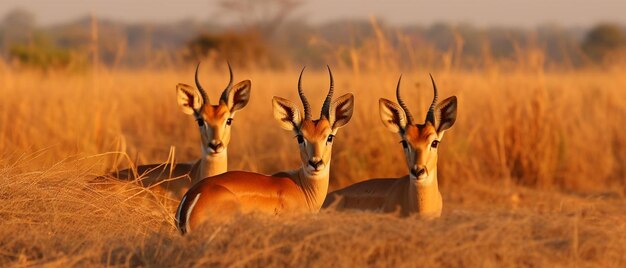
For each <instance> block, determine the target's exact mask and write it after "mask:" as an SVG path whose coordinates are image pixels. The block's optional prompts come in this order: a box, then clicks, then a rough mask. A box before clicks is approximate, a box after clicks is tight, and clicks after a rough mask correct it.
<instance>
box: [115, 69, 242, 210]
mask: <svg viewBox="0 0 626 268" xmlns="http://www.w3.org/2000/svg"><path fill="white" fill-rule="evenodd" d="M199 67H200V64H198V66H197V67H196V74H195V82H196V86H197V88H193V87H192V86H190V85H187V84H183V83H180V84H178V85H177V86H176V92H177V96H178V104H179V105H180V107H181V108H182V111H183V113H185V114H188V115H193V116H194V118H195V119H196V122H197V123H198V126H199V130H200V140H201V149H202V157H201V158H200V159H198V160H196V161H192V162H190V163H179V164H175V165H174V166H172V165H166V164H150V165H142V166H137V167H136V168H135V169H125V170H122V171H119V172H116V173H113V174H112V176H113V177H116V178H120V179H135V178H137V177H138V178H140V180H141V183H142V184H143V185H145V186H152V185H155V184H157V183H160V184H159V186H160V187H161V188H165V190H166V191H167V192H169V193H170V194H172V195H173V197H174V198H176V200H180V198H181V197H182V195H183V194H184V193H185V191H187V190H188V189H189V188H190V187H191V185H193V184H194V183H196V182H197V181H199V180H201V179H203V178H205V177H208V176H215V175H218V174H221V173H224V172H226V170H227V167H228V166H227V160H228V159H227V148H228V143H229V142H230V135H231V126H232V123H233V117H234V116H235V113H236V112H237V111H239V110H241V109H242V108H244V107H245V106H246V104H248V100H249V99H250V90H251V83H250V80H245V81H242V82H239V83H237V84H236V85H234V86H233V71H232V69H231V67H230V64H228V71H229V74H230V81H229V82H228V85H227V86H226V88H225V89H224V91H223V92H222V95H221V97H220V99H219V101H218V103H217V104H216V105H211V104H210V102H209V97H208V96H207V93H206V91H205V90H204V89H203V88H202V86H201V85H200V81H199V79H198V69H199ZM207 104H208V105H207Z"/></svg>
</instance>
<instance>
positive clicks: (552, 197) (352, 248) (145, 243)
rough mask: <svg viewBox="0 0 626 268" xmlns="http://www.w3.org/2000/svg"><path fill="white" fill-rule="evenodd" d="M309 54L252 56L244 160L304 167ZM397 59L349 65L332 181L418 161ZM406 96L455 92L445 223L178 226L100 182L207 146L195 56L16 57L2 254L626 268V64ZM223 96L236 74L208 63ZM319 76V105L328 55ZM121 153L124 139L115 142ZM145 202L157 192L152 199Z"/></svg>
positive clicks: (247, 220)
mask: <svg viewBox="0 0 626 268" xmlns="http://www.w3.org/2000/svg"><path fill="white" fill-rule="evenodd" d="M296 69H297V68H293V70H290V71H284V72H279V71H269V70H257V69H251V70H241V69H238V68H236V66H235V79H236V80H243V79H251V80H252V97H251V101H250V103H249V104H248V107H246V108H245V109H244V110H242V111H241V112H240V113H238V114H237V116H236V117H235V121H234V124H233V128H234V129H233V137H232V141H231V145H230V148H229V157H230V160H229V166H230V169H243V170H251V171H258V172H261V173H271V172H274V171H277V170H281V169H289V168H295V167H297V165H298V162H299V160H298V155H297V153H296V151H295V150H296V141H295V139H293V135H292V134H291V133H289V132H286V131H284V130H282V129H280V128H279V127H278V124H277V123H276V122H275V121H274V119H273V118H272V116H271V105H270V100H271V97H272V96H281V97H286V98H288V99H291V100H292V101H297V94H296V90H295V89H296V82H297V75H298V73H297V71H298V70H296ZM399 72H400V71H399V70H396V68H392V67H390V68H389V69H388V70H382V71H381V70H379V71H376V72H371V71H368V70H358V71H355V69H348V68H336V69H335V70H334V74H335V82H336V91H337V94H338V95H339V94H342V93H345V92H353V93H354V94H355V105H356V108H355V109H356V110H355V113H354V116H353V119H352V121H351V122H350V123H349V124H348V125H347V126H346V127H345V128H343V129H341V130H340V132H339V134H338V135H337V139H336V143H335V146H334V147H335V148H334V151H333V159H332V165H331V188H338V187H341V186H345V185H348V184H350V183H353V182H356V181H360V180H364V179H367V178H372V177H396V176H401V175H405V174H406V173H407V171H406V167H405V166H404V164H402V163H403V161H404V160H403V159H402V157H403V156H402V152H401V147H400V145H399V144H398V142H399V139H398V137H396V136H395V135H394V134H392V133H390V132H388V131H387V130H386V129H385V128H384V127H383V126H382V124H381V123H380V120H379V119H378V118H379V117H378V108H377V107H378V98H380V97H386V98H390V99H393V94H394V87H395V82H396V80H397V77H398V75H399ZM402 72H403V73H404V76H403V94H404V96H405V98H406V99H407V100H408V101H407V102H408V104H409V106H410V107H411V109H412V112H413V114H414V116H416V117H421V118H423V117H424V116H425V112H426V109H427V107H428V104H429V103H430V100H431V98H432V88H431V85H430V82H429V80H428V76H427V74H428V72H431V73H432V74H433V76H434V77H435V79H436V81H437V83H438V87H439V89H440V94H441V95H440V96H441V97H447V96H450V95H457V96H458V98H459V110H458V112H459V114H458V119H457V123H456V124H455V126H454V127H453V128H452V129H451V130H450V131H448V132H447V133H446V136H445V138H444V139H443V142H442V144H441V150H440V153H439V155H440V159H439V176H440V178H439V179H440V185H441V187H442V193H443V195H444V202H445V203H444V216H443V217H442V218H441V219H439V220H436V221H423V220H420V219H417V218H407V219H399V218H395V217H393V216H389V215H374V214H367V213H335V212H324V213H322V214H319V215H296V216H292V217H286V218H281V219H278V220H277V219H272V218H269V219H268V218H263V217H260V216H241V217H237V218H236V219H234V220H233V221H232V222H231V223H230V224H226V225H223V226H207V227H206V229H204V230H203V231H202V232H198V233H197V234H195V235H192V236H187V237H180V236H179V235H178V234H177V233H176V231H175V230H174V227H173V224H172V222H173V220H172V215H173V211H171V207H169V206H167V205H164V204H161V203H159V202H157V201H154V200H159V199H150V198H145V196H146V195H153V194H155V193H152V192H150V191H148V190H146V189H141V188H139V187H137V186H135V185H133V184H122V187H120V188H116V190H110V189H106V188H99V187H96V186H94V185H93V184H90V183H88V181H89V180H90V179H91V178H93V176H96V175H99V174H103V173H104V172H106V171H110V170H112V169H115V168H122V167H126V166H128V165H129V164H130V162H131V161H132V162H136V163H138V164H142V163H153V162H162V161H167V158H168V155H169V153H170V150H171V148H172V147H174V148H175V156H176V160H177V161H188V160H192V159H194V158H195V157H198V156H199V155H200V149H199V148H198V144H199V137H198V131H197V126H196V124H195V123H194V121H193V119H192V118H191V117H189V116H187V115H184V114H183V113H182V112H181V111H180V110H179V108H178V107H177V104H176V100H175V87H174V86H175V85H176V83H179V82H184V83H189V84H192V83H193V82H192V81H193V80H192V79H193V77H192V75H193V70H192V69H191V67H190V68H188V69H183V70H164V71H141V70H139V71H111V70H105V69H102V70H100V71H99V72H98V73H94V74H68V73H62V72H48V73H45V74H42V73H37V72H32V71H28V70H23V71H14V70H11V69H8V68H2V69H1V70H0V156H2V159H1V160H0V186H1V187H0V199H1V200H2V202H0V241H1V242H0V265H2V266H8V265H13V266H40V265H44V264H47V265H52V266H66V265H73V266H105V265H116V266H117V265H119V266H124V265H130V266H137V265H142V266H194V265H198V266H200V265H201V266H205V265H206V266H209V265H210V266H222V265H233V266H261V265H280V266H283V265H290V266H295V265H300V264H306V265H310V266H326V265H327V264H329V263H336V264H338V265H341V266H351V265H353V264H356V265H371V266H382V265H389V266H391V265H393V266H416V265H418V264H419V265H423V266H435V265H441V266H522V265H523V266H572V265H577V264H578V265H581V266H591V265H602V266H616V267H617V266H624V264H625V263H626V260H625V259H624V257H623V256H622V253H623V252H624V251H625V250H626V247H625V246H624V245H626V244H625V243H624V242H626V236H625V235H624V234H626V232H625V231H626V226H625V225H624V224H623V222H624V220H626V219H625V218H624V217H625V216H624V215H626V209H625V208H624V207H625V206H624V205H625V202H624V197H623V196H624V194H625V193H626V186H625V183H624V177H625V173H626V171H625V169H624V166H625V165H624V164H625V163H626V135H623V134H622V130H623V127H622V126H624V125H626V91H624V88H625V87H626V78H625V77H624V76H623V75H621V72H619V71H611V70H609V71H595V70H586V71H570V72H565V71H563V72H557V71H553V72H543V71H537V70H535V69H522V70H514V71H503V70H499V69H497V68H494V69H490V70H488V71H484V72H478V71H476V72H474V71H462V70H456V69H454V68H443V69H436V70H427V69H426V68H425V67H416V68H415V69H412V70H403V71H402ZM202 77H203V78H202V79H203V81H204V82H203V85H204V87H205V88H206V89H208V90H209V95H210V98H211V99H213V100H217V98H218V96H219V93H220V92H219V90H221V89H222V88H223V86H224V85H225V84H226V77H227V75H226V71H225V70H222V69H217V70H208V68H207V69H205V70H203V71H202ZM303 79H304V80H303V82H304V89H305V92H306V93H307V95H308V96H309V100H310V101H311V102H312V105H313V107H316V108H315V109H320V106H321V102H322V99H323V95H324V93H325V90H326V89H327V87H328V78H327V74H326V73H325V72H324V71H323V70H321V69H320V70H311V69H308V70H307V72H306V73H305V75H304V78H303ZM117 152H119V153H117ZM146 200H149V201H148V202H146Z"/></svg>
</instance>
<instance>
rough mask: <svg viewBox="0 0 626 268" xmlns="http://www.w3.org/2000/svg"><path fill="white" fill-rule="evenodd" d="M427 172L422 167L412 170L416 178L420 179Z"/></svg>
mask: <svg viewBox="0 0 626 268" xmlns="http://www.w3.org/2000/svg"><path fill="white" fill-rule="evenodd" d="M425 172H426V168H425V167H420V168H415V167H414V168H412V169H411V173H413V176H415V177H419V176H422V174H424V173H425Z"/></svg>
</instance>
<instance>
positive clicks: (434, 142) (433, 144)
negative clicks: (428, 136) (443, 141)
mask: <svg viewBox="0 0 626 268" xmlns="http://www.w3.org/2000/svg"><path fill="white" fill-rule="evenodd" d="M437 146H439V141H438V140H434V141H433V143H432V144H430V147H433V148H437Z"/></svg>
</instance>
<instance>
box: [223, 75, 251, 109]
mask: <svg viewBox="0 0 626 268" xmlns="http://www.w3.org/2000/svg"><path fill="white" fill-rule="evenodd" d="M250 87H251V84H250V80H246V81H242V82H239V83H237V84H236V85H235V86H234V87H233V88H232V89H231V90H230V92H229V94H228V106H229V108H230V110H231V111H233V112H234V111H237V110H240V109H242V108H243V107H245V106H246V105H247V104H248V101H249V100H250Z"/></svg>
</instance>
